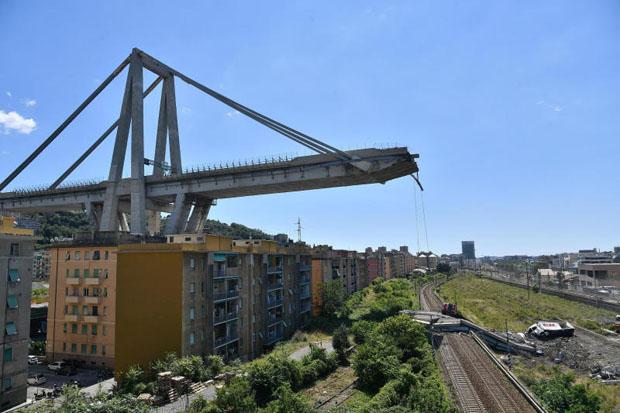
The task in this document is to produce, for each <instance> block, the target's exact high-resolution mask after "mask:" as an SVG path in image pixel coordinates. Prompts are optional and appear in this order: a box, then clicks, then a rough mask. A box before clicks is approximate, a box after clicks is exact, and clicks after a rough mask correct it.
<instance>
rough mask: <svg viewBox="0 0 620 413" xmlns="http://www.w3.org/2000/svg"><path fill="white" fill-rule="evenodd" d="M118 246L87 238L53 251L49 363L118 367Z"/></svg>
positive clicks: (112, 241)
mask: <svg viewBox="0 0 620 413" xmlns="http://www.w3.org/2000/svg"><path fill="white" fill-rule="evenodd" d="M117 243H118V239H116V238H115V237H109V238H106V237H101V238H93V237H84V238H82V239H80V238H76V239H75V240H74V241H70V242H63V243H61V244H57V245H54V246H53V247H52V248H50V264H51V265H50V277H49V308H48V318H47V345H46V353H47V358H48V360H50V361H56V360H76V361H79V362H81V363H82V364H84V365H88V366H93V367H94V366H97V367H104V368H114V354H115V319H116V316H115V312H116V279H117V277H116V257H117V250H118V247H117V245H116V244H117ZM138 297H139V295H137V296H136V298H138Z"/></svg>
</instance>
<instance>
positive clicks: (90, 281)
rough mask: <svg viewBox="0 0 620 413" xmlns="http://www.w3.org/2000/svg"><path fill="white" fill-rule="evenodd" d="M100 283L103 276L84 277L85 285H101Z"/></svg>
mask: <svg viewBox="0 0 620 413" xmlns="http://www.w3.org/2000/svg"><path fill="white" fill-rule="evenodd" d="M100 283H101V278H99V277H88V278H84V284H85V285H99V284H100Z"/></svg>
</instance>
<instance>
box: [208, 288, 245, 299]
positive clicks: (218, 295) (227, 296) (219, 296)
mask: <svg viewBox="0 0 620 413" xmlns="http://www.w3.org/2000/svg"><path fill="white" fill-rule="evenodd" d="M233 298H239V290H229V291H228V292H223V293H222V292H214V293H213V301H222V300H230V299H233Z"/></svg>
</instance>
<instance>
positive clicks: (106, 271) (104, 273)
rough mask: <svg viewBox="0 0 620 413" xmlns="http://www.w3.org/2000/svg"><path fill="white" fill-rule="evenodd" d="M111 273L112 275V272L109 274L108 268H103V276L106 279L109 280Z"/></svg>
mask: <svg viewBox="0 0 620 413" xmlns="http://www.w3.org/2000/svg"><path fill="white" fill-rule="evenodd" d="M109 275H110V274H109V272H108V270H107V269H106V270H103V278H105V279H106V280H107V279H108V276H109Z"/></svg>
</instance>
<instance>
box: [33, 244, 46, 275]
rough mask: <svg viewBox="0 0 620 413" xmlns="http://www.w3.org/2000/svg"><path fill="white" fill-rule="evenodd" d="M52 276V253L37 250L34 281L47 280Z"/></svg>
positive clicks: (34, 258) (34, 260) (35, 253)
mask: <svg viewBox="0 0 620 413" xmlns="http://www.w3.org/2000/svg"><path fill="white" fill-rule="evenodd" d="M49 275H50V252H49V250H46V249H45V250H37V251H35V252H34V256H33V260H32V279H33V280H47V279H48V278H49Z"/></svg>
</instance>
